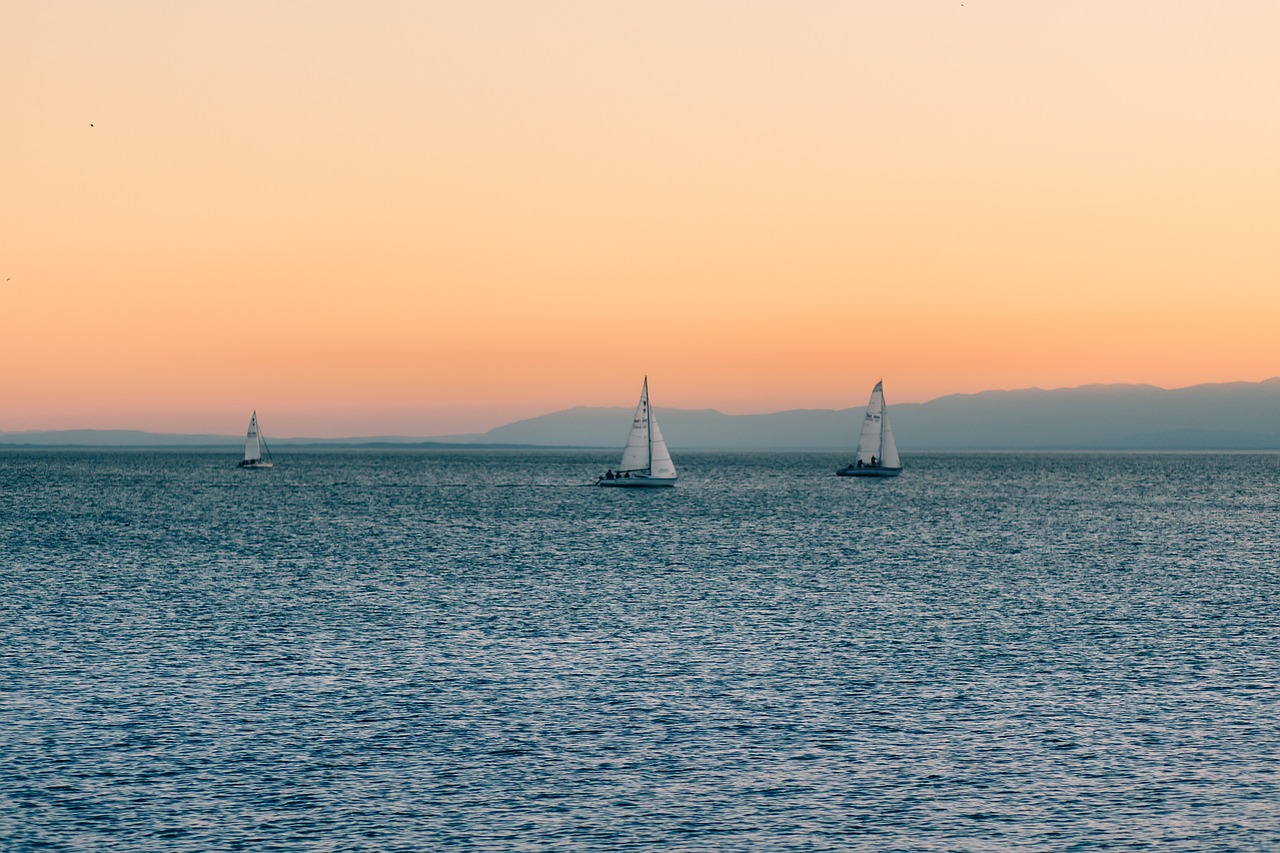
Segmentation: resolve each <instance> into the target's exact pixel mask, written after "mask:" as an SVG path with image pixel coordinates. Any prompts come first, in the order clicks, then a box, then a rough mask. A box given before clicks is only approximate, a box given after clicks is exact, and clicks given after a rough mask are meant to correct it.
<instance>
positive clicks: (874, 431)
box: [836, 380, 902, 477]
mask: <svg viewBox="0 0 1280 853" xmlns="http://www.w3.org/2000/svg"><path fill="white" fill-rule="evenodd" d="M883 384H884V382H883V380H881V381H880V382H877V383H876V387H875V388H873V389H872V390H871V399H870V400H868V401H867V414H866V416H865V417H863V419H862V435H861V436H859V438H858V452H857V454H856V456H855V458H854V461H853V462H851V463H850V464H848V465H846V466H845V467H843V468H841V469H840V470H838V471H836V473H837V474H839V475H840V476H841V477H896V476H898V475H899V474H901V473H902V460H901V459H899V458H898V445H896V444H895V443H894V441H893V430H891V429H889V407H888V406H886V405H885V404H884V389H883V388H882V387H881V386H882V385H883Z"/></svg>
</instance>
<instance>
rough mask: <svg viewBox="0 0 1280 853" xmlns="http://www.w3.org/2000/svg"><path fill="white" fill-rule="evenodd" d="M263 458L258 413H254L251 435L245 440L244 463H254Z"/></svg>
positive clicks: (250, 424)
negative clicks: (259, 437) (259, 438)
mask: <svg viewBox="0 0 1280 853" xmlns="http://www.w3.org/2000/svg"><path fill="white" fill-rule="evenodd" d="M261 458H262V448H261V446H260V443H259V440H258V413H257V412H254V413H253V417H252V418H250V419H249V434H248V435H246V436H245V439H244V461H245V462H253V461H255V460H257V459H261Z"/></svg>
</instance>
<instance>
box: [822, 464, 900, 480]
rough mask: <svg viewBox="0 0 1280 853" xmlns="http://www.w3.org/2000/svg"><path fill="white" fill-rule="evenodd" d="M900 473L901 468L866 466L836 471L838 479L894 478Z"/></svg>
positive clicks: (853, 466)
mask: <svg viewBox="0 0 1280 853" xmlns="http://www.w3.org/2000/svg"><path fill="white" fill-rule="evenodd" d="M901 473H902V469H901V468H871V467H869V466H866V465H864V466H863V467H861V468H859V467H858V466H856V465H846V466H845V467H843V468H841V469H840V470H839V471H836V475H837V476H839V477H896V476H898V475H899V474H901Z"/></svg>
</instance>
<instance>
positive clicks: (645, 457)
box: [618, 376, 665, 471]
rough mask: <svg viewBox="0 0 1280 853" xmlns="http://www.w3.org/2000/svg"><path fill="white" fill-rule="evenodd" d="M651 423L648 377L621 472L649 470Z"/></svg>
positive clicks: (623, 454)
mask: <svg viewBox="0 0 1280 853" xmlns="http://www.w3.org/2000/svg"><path fill="white" fill-rule="evenodd" d="M649 423H650V416H649V377H647V376H646V377H645V378H644V388H643V390H641V392H640V403H639V405H637V406H636V414H635V417H633V418H632V419H631V432H629V433H627V446H626V447H625V448H624V449H623V451H622V461H621V462H619V463H618V470H619V471H648V470H649ZM664 449H665V445H664Z"/></svg>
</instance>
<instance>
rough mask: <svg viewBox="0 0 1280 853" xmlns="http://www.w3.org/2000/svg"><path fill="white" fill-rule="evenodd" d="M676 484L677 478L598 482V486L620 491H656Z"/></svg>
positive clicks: (624, 478) (639, 478)
mask: <svg viewBox="0 0 1280 853" xmlns="http://www.w3.org/2000/svg"><path fill="white" fill-rule="evenodd" d="M675 484H676V478H675V477H646V476H644V475H641V476H639V477H635V476H632V477H617V478H615V479H613V480H606V479H605V478H604V477H601V478H600V479H599V480H596V485H597V486H610V487H614V488H619V489H654V488H661V487H662V486H674V485H675Z"/></svg>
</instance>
